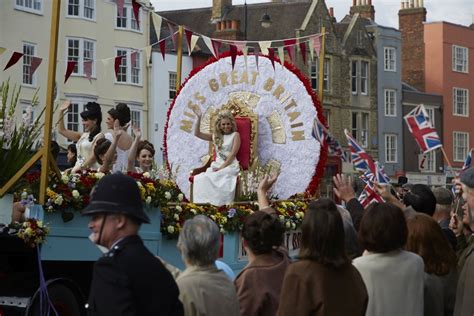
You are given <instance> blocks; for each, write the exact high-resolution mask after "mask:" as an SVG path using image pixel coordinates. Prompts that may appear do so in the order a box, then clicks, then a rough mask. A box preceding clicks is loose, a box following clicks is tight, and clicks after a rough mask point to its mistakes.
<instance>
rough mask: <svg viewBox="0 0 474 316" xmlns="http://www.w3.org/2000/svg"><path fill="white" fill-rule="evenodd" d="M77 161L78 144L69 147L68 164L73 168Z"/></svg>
mask: <svg viewBox="0 0 474 316" xmlns="http://www.w3.org/2000/svg"><path fill="white" fill-rule="evenodd" d="M76 161H77V148H76V144H69V146H67V162H68V164H69V166H70V167H71V168H72V167H74V165H75V164H76Z"/></svg>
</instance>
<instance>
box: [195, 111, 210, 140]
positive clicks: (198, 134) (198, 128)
mask: <svg viewBox="0 0 474 316" xmlns="http://www.w3.org/2000/svg"><path fill="white" fill-rule="evenodd" d="M192 110H193V112H194V114H196V116H197V121H196V126H195V127H194V136H196V137H197V138H200V139H202V140H207V141H208V142H212V135H211V134H208V133H203V132H201V118H202V113H201V110H200V109H199V107H197V106H193V107H192Z"/></svg>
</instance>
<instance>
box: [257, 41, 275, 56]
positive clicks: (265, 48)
mask: <svg viewBox="0 0 474 316" xmlns="http://www.w3.org/2000/svg"><path fill="white" fill-rule="evenodd" d="M258 45H259V46H260V51H261V52H262V54H263V55H268V48H269V47H270V46H272V41H262V42H258Z"/></svg>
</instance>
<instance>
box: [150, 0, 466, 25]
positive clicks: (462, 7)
mask: <svg viewBox="0 0 474 316" xmlns="http://www.w3.org/2000/svg"><path fill="white" fill-rule="evenodd" d="M151 2H152V3H153V5H154V7H155V9H156V10H157V11H167V10H179V9H187V8H202V7H211V6H212V0H151ZM261 2H269V1H268V0H247V3H261ZM400 2H401V1H399V0H372V3H373V4H374V6H375V21H376V22H377V23H378V24H380V25H385V26H392V27H396V28H398V10H399V8H400ZM243 3H244V0H233V4H243ZM424 3H425V7H426V10H427V12H428V14H427V21H428V22H431V21H448V22H452V23H456V24H462V25H467V26H469V25H470V24H471V23H473V16H474V0H424ZM326 4H327V6H328V7H334V13H335V15H336V18H337V20H338V21H339V20H341V18H342V17H344V15H346V14H347V13H349V8H350V6H351V5H352V0H326Z"/></svg>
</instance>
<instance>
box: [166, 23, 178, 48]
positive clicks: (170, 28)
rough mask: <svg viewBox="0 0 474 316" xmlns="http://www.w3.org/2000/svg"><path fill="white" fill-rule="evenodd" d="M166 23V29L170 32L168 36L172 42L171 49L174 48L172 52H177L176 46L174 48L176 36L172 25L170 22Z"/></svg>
mask: <svg viewBox="0 0 474 316" xmlns="http://www.w3.org/2000/svg"><path fill="white" fill-rule="evenodd" d="M167 23H168V28H169V30H170V35H171V40H172V41H173V47H174V50H177V46H176V36H177V35H178V34H177V33H176V31H175V29H174V25H173V24H171V23H170V22H167Z"/></svg>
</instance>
